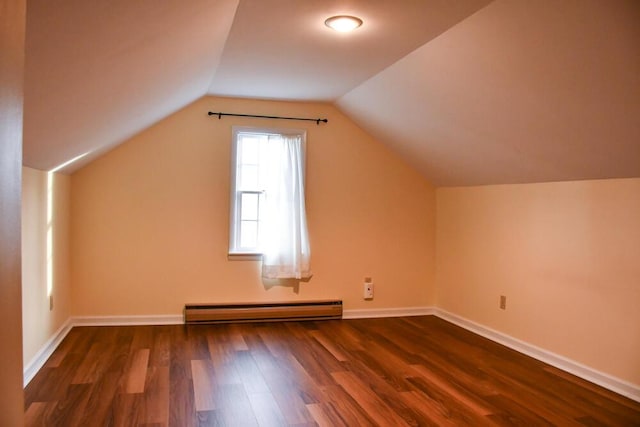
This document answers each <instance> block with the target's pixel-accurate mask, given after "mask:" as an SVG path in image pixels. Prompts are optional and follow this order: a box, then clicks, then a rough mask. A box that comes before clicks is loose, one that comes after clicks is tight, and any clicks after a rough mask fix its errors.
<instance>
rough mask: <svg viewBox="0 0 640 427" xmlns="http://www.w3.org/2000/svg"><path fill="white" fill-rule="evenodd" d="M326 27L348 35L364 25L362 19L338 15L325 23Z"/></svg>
mask: <svg viewBox="0 0 640 427" xmlns="http://www.w3.org/2000/svg"><path fill="white" fill-rule="evenodd" d="M324 25H326V26H327V27H329V28H331V29H333V30H336V31H339V32H341V33H348V32H349V31H353V30H355V29H356V28H358V27H359V26H360V25H362V19H360V18H356V17H355V16H349V15H338V16H332V17H331V18H329V19H327V20H326V21H324Z"/></svg>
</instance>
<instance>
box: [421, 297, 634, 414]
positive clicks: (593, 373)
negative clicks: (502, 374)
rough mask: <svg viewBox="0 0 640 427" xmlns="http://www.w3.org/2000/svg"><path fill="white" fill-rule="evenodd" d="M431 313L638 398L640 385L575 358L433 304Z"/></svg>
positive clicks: (608, 387)
mask: <svg viewBox="0 0 640 427" xmlns="http://www.w3.org/2000/svg"><path fill="white" fill-rule="evenodd" d="M434 314H435V315H436V316H438V317H439V318H441V319H443V320H446V321H447V322H450V323H453V324H455V325H458V326H460V327H461V328H464V329H466V330H468V331H470V332H473V333H476V334H478V335H480V336H483V337H485V338H488V339H490V340H491V341H495V342H497V343H499V344H502V345H504V346H506V347H509V348H511V349H513V350H515V351H518V352H520V353H523V354H526V355H527V356H531V357H533V358H534V359H537V360H540V361H542V362H545V363H547V364H549V365H551V366H554V367H556V368H558V369H561V370H563V371H565V372H569V373H570V374H573V375H575V376H577V377H580V378H582V379H584V380H587V381H590V382H592V383H594V384H597V385H599V386H602V387H604V388H606V389H609V390H611V391H613V392H615V393H618V394H621V395H623V396H625V397H628V398H629V399H632V400H635V401H636V402H640V385H637V384H633V383H630V382H628V381H625V380H622V379H620V378H616V377H614V376H612V375H609V374H605V373H604V372H600V371H598V370H596V369H593V368H590V367H588V366H585V365H583V364H581V363H579V362H576V361H573V360H571V359H568V358H566V357H564V356H560V355H559V354H555V353H553V352H551V351H548V350H545V349H542V348H540V347H536V346H535V345H533V344H529V343H527V342H524V341H521V340H519V339H517V338H513V337H511V336H509V335H507V334H504V333H502V332H498V331H496V330H494V329H491V328H488V327H486V326H482V325H480V324H478V323H476V322H474V321H471V320H469V319H465V318H464V317H461V316H458V315H455V314H453V313H450V312H448V311H446V310H442V309H439V308H436V309H435V310H434Z"/></svg>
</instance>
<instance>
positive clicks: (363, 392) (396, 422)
mask: <svg viewBox="0 0 640 427" xmlns="http://www.w3.org/2000/svg"><path fill="white" fill-rule="evenodd" d="M332 375H333V377H334V378H335V380H336V382H337V383H338V384H339V385H340V386H342V388H344V389H345V391H346V392H347V393H349V394H350V395H351V397H352V398H353V399H354V400H355V401H356V402H358V404H359V405H360V406H361V407H362V409H364V410H365V411H366V412H367V413H368V414H369V415H370V416H371V418H373V420H374V421H375V422H376V423H379V424H382V423H386V425H389V426H406V425H409V424H408V423H406V422H405V421H404V420H403V419H402V418H400V417H399V416H398V414H396V413H395V412H394V411H393V410H391V408H389V406H388V405H387V404H386V402H384V401H383V400H382V399H380V397H379V396H378V395H377V394H376V393H375V392H374V391H373V390H372V389H371V388H369V387H368V386H367V385H366V384H365V383H364V382H362V380H360V379H359V378H358V377H357V376H356V375H354V374H353V373H352V372H334V373H333V374H332Z"/></svg>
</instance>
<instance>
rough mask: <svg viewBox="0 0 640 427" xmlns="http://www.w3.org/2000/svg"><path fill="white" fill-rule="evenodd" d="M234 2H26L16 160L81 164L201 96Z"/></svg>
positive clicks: (46, 164)
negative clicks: (20, 139) (78, 158)
mask: <svg viewBox="0 0 640 427" xmlns="http://www.w3.org/2000/svg"><path fill="white" fill-rule="evenodd" d="M237 4H238V0H215V1H211V0H189V1H184V0H163V1H157V0H96V1H93V0H92V1H87V0H56V1H50V0H29V3H28V7H27V34H26V55H25V56H26V59H25V100H24V149H23V157H24V161H23V163H24V164H25V165H27V166H31V167H34V168H37V169H43V170H49V169H52V168H54V167H56V166H58V165H60V164H62V163H64V162H66V161H68V160H70V159H72V158H74V157H76V156H79V155H82V154H84V153H89V155H88V156H87V158H85V159H83V160H84V161H81V162H79V163H77V164H76V165H75V166H76V167H78V166H79V165H81V164H84V163H86V162H87V161H89V160H91V159H93V158H95V157H97V156H99V155H100V154H101V153H102V152H104V151H106V150H108V149H109V148H111V147H113V146H114V145H117V144H119V143H121V142H123V141H124V140H126V139H127V138H129V137H131V136H133V135H134V134H136V133H137V132H139V131H141V130H142V129H144V128H146V127H148V126H150V125H152V124H153V123H154V122H156V121H158V120H160V119H162V118H164V117H166V116H167V115H169V114H171V113H173V112H175V111H177V110H178V109H180V108H181V107H184V106H186V105H188V104H190V103H191V102H193V101H194V100H195V99H197V98H199V97H201V96H202V95H203V94H204V93H206V91H207V89H208V87H209V85H210V84H211V79H212V78H213V75H214V73H215V70H216V68H217V66H218V63H219V62H220V57H221V55H222V51H223V49H224V44H225V41H226V38H227V35H228V33H229V28H230V27H231V24H232V22H233V17H234V14H235V9H236V7H237Z"/></svg>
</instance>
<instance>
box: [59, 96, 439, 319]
mask: <svg viewBox="0 0 640 427" xmlns="http://www.w3.org/2000/svg"><path fill="white" fill-rule="evenodd" d="M209 110H214V111H219V110H222V111H228V112H238V113H253V114H267V115H288V116H302V117H314V118H315V117H328V119H329V123H328V124H322V125H320V126H317V125H316V124H315V123H306V122H286V121H274V120H262V119H241V118H232V117H224V118H223V119H222V120H218V118H211V117H208V116H207V114H206V113H207V111H209ZM232 125H248V126H262V127H295V128H304V129H306V130H307V214H308V223H309V232H310V239H311V250H312V259H311V266H312V270H313V273H314V276H313V278H312V279H311V281H310V282H309V283H302V284H300V286H299V289H298V290H297V291H296V290H295V288H292V287H284V286H275V287H271V288H269V287H267V286H265V285H264V284H263V283H262V281H261V279H260V274H259V266H260V265H259V262H256V261H228V260H227V249H228V238H229V234H228V233H229V176H230V146H231V127H232ZM71 187H72V191H71V217H72V222H71V259H72V260H73V262H72V266H71V270H72V274H71V277H72V286H73V295H72V298H73V314H75V315H134V314H137V315H142V314H179V313H181V309H182V307H183V306H184V304H185V303H194V302H235V301H281V300H299V299H318V298H342V299H343V300H344V302H345V308H346V309H363V308H389V307H413V306H428V305H432V304H433V302H434V299H433V295H434V284H433V267H434V243H435V191H434V189H433V188H432V187H431V186H430V185H429V184H428V183H427V182H426V181H425V180H424V179H423V178H422V177H421V176H420V175H419V174H418V173H416V172H415V171H414V170H413V169H411V168H410V167H408V166H407V165H406V164H405V163H404V162H402V161H401V160H399V159H398V158H397V157H396V156H395V155H394V154H392V153H391V152H390V151H389V150H388V149H387V148H385V147H384V146H383V145H381V144H380V143H378V142H377V141H375V140H373V139H372V138H371V137H370V136H369V135H367V134H366V133H364V132H363V131H362V130H361V129H360V128H358V127H357V126H356V125H354V124H353V123H352V122H351V121H350V120H349V119H347V118H346V117H345V116H343V115H342V114H341V113H340V112H339V111H338V110H337V109H335V108H334V107H332V106H330V105H328V104H317V103H316V104H305V103H286V102H269V101H255V100H239V99H220V98H203V99H201V100H199V101H197V102H196V103H194V104H192V105H191V106H189V107H187V108H185V109H184V110H182V111H179V112H178V113H176V114H174V115H172V116H170V117H168V118H167V119H165V120H163V121H161V122H159V123H158V124H156V125H154V126H153V127H152V128H150V129H148V130H147V131H145V132H143V133H141V134H139V135H138V136H136V137H134V138H132V139H131V140H129V141H128V142H126V143H125V144H123V145H121V146H119V147H118V148H116V149H114V150H113V151H111V152H109V153H107V154H106V155H104V156H102V157H101V158H99V159H98V160H96V161H94V162H92V163H91V164H89V165H87V166H86V167H84V168H83V169H81V170H79V171H78V172H76V173H74V174H73V175H72V177H71ZM365 276H371V277H373V280H374V282H375V286H376V287H375V299H374V300H373V301H370V302H365V301H364V300H363V299H362V288H363V286H362V282H363V278H364V277H365Z"/></svg>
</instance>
